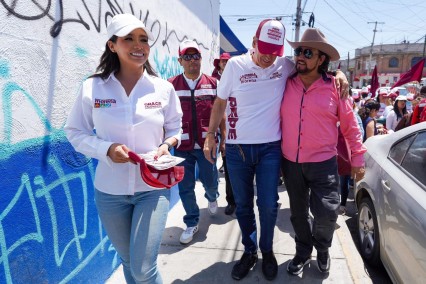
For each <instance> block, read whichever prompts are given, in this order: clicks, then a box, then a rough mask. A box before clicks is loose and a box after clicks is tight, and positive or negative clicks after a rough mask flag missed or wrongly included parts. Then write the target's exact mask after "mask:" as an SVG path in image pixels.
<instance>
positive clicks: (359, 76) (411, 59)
mask: <svg viewBox="0 0 426 284" xmlns="http://www.w3.org/2000/svg"><path fill="white" fill-rule="evenodd" d="M423 52H424V44H423V43H409V42H407V43H400V44H380V45H375V46H373V48H372V49H371V46H367V47H363V48H357V49H355V58H353V59H348V60H342V61H341V62H340V64H341V65H340V66H341V70H343V71H346V72H347V73H346V75H347V76H348V78H349V80H350V83H351V85H352V86H353V87H355V88H360V87H362V86H366V85H368V84H370V82H371V74H372V72H373V70H374V66H376V65H377V73H378V77H379V84H380V86H392V85H393V84H394V83H395V82H396V81H398V80H399V78H400V75H401V74H402V73H405V72H407V71H408V70H410V68H411V67H412V66H413V65H415V64H416V63H417V62H419V61H420V60H421V59H422V58H423ZM370 53H371V56H370ZM370 58H371V60H370ZM334 64H337V65H338V64H339V62H334ZM333 67H334V65H333V66H331V68H332V69H333ZM336 68H337V67H336ZM425 74H426V66H425V67H423V76H422V77H425Z"/></svg>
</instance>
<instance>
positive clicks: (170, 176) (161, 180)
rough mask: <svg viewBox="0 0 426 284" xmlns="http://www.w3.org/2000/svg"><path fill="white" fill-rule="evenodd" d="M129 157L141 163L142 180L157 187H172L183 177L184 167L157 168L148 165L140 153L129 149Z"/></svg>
mask: <svg viewBox="0 0 426 284" xmlns="http://www.w3.org/2000/svg"><path fill="white" fill-rule="evenodd" d="M128 155H129V158H130V159H131V160H133V161H134V162H135V163H139V164H140V166H139V167H140V172H141V177H142V180H143V181H144V182H145V183H146V184H147V185H149V186H151V187H155V188H171V187H172V186H174V185H176V184H177V183H178V182H180V181H181V180H182V179H183V175H184V172H185V171H184V167H183V166H174V167H171V168H168V169H165V170H157V169H156V168H154V167H152V166H150V165H148V164H147V163H146V162H145V160H144V159H142V158H141V157H140V156H139V155H138V154H136V153H134V152H131V151H129V153H128Z"/></svg>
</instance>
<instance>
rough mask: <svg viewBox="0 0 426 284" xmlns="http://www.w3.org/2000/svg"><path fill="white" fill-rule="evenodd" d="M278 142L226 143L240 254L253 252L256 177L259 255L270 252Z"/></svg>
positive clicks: (254, 248) (254, 244) (275, 196)
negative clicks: (238, 228)
mask: <svg viewBox="0 0 426 284" xmlns="http://www.w3.org/2000/svg"><path fill="white" fill-rule="evenodd" d="M280 161H281V146H280V141H275V142H270V143H263V144H226V162H227V166H228V172H229V178H230V180H231V185H232V190H233V193H234V199H235V203H236V205H237V209H236V211H235V215H236V216H237V220H238V224H239V225H240V229H241V234H242V244H243V245H244V251H245V252H248V253H254V252H257V228H256V218H255V214H254V201H253V199H254V185H253V180H254V177H255V176H256V188H257V199H256V204H257V207H258V210H259V220H260V239H259V248H260V250H261V251H262V252H270V251H272V250H273V238H274V228H275V223H276V220H277V213H278V183H277V180H278V178H279V176H280V174H279V173H280Z"/></svg>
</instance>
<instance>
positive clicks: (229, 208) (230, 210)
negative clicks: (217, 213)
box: [225, 204, 235, 215]
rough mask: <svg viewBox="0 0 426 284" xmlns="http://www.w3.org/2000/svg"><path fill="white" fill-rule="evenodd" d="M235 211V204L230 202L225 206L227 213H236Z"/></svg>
mask: <svg viewBox="0 0 426 284" xmlns="http://www.w3.org/2000/svg"><path fill="white" fill-rule="evenodd" d="M234 211H235V204H228V205H227V206H226V207H225V214H226V215H232V213H234Z"/></svg>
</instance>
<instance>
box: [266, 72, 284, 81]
mask: <svg viewBox="0 0 426 284" xmlns="http://www.w3.org/2000/svg"><path fill="white" fill-rule="evenodd" d="M282 76H283V73H281V72H278V71H277V72H274V73H273V74H272V75H271V77H269V79H277V78H281V77H282Z"/></svg>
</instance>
